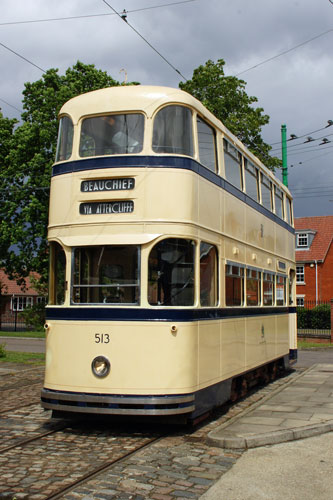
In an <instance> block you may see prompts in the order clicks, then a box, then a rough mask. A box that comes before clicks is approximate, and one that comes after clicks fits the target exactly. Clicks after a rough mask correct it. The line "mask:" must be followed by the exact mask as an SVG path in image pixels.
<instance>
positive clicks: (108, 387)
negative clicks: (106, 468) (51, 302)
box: [42, 309, 289, 419]
mask: <svg viewBox="0 0 333 500" xmlns="http://www.w3.org/2000/svg"><path fill="white" fill-rule="evenodd" d="M75 312H76V313H77V314H79V315H84V313H83V311H82V310H81V311H80V312H78V311H77V310H76V311H72V312H71V316H72V318H75ZM109 312H110V313H111V311H109ZM149 312H151V311H149V310H145V311H142V310H141V311H140V310H139V309H135V310H134V311H133V310H132V311H130V312H129V311H128V310H127V311H126V309H118V310H117V311H112V313H111V314H112V316H118V317H119V318H123V320H121V321H120V320H118V321H117V320H114V321H103V320H101V321H98V322H96V321H94V322H93V323H91V321H89V320H84V321H83V320H81V321H79V320H76V319H72V320H71V321H70V328H69V327H68V319H67V320H66V321H64V320H61V319H60V320H59V319H56V317H57V316H61V315H62V316H65V315H66V310H63V311H60V309H59V310H56V309H50V311H49V313H48V315H49V319H48V323H47V345H48V349H47V357H46V378H45V384H44V389H43V392H42V405H43V406H44V407H45V408H49V409H53V410H56V411H63V412H80V413H100V414H109V415H112V414H116V415H117V414H118V415H164V416H165V415H184V416H186V418H192V419H193V418H196V417H197V416H198V415H200V414H202V413H205V412H206V411H208V410H210V409H212V408H213V407H215V406H217V405H220V404H222V403H224V402H225V401H227V400H229V399H230V393H231V383H232V379H233V378H235V377H236V376H239V374H242V373H245V372H248V371H250V370H251V369H254V368H256V367H259V366H262V365H266V364H268V363H269V362H271V361H274V360H277V359H281V360H283V362H284V363H285V364H286V365H287V364H288V358H289V314H288V313H287V312H283V311H281V312H280V313H279V314H274V315H269V314H267V315H265V316H256V315H255V311H252V315H251V316H249V317H246V318H237V317H232V318H224V319H207V320H198V321H190V320H187V321H184V319H185V318H184V316H185V315H186V316H188V318H190V317H191V316H194V314H193V313H195V311H194V310H192V311H190V310H187V311H186V313H185V315H184V314H183V318H182V319H183V320H179V319H178V320H177V319H176V318H177V311H173V315H174V317H175V321H167V317H168V316H170V314H163V311H161V310H159V311H158V312H159V316H160V320H157V319H156V316H157V315H156V311H155V313H154V312H151V313H152V318H150V320H148V316H149ZM164 312H166V311H164ZM206 312H207V316H209V310H207V311H206ZM216 312H217V311H215V314H216ZM73 313H74V314H73ZM169 313H170V311H169ZM179 313H180V314H178V316H182V314H181V313H184V310H182V311H179ZM202 313H203V311H202V310H201V311H200V314H202ZM87 314H89V315H90V316H92V317H96V316H99V315H103V316H107V314H108V311H107V310H104V311H100V310H98V309H91V310H90V311H89V312H87ZM128 314H130V315H131V316H133V318H135V315H136V316H147V319H145V320H142V321H138V320H136V319H133V320H131V321H126V319H125V318H126V316H127V315H128ZM233 314H234V315H235V314H236V312H235V311H234V312H233ZM163 316H164V319H162V320H161V318H163ZM52 318H54V319H52ZM64 346H66V348H65V347H64ZM59 353H61V356H60V355H59ZM99 370H100V373H98V371H99ZM103 370H105V371H104V372H103ZM96 373H97V374H96ZM99 375H102V376H99Z"/></svg>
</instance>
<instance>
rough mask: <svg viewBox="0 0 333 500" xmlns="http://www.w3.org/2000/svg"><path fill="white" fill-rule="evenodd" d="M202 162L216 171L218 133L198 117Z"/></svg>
mask: <svg viewBox="0 0 333 500" xmlns="http://www.w3.org/2000/svg"><path fill="white" fill-rule="evenodd" d="M197 128H198V144H199V157H200V162H201V163H202V164H203V165H205V167H207V168H209V170H212V171H213V172H215V171H216V134H215V130H214V129H213V128H212V127H211V126H210V125H208V124H207V123H206V122H204V121H203V120H202V119H201V118H199V117H197Z"/></svg>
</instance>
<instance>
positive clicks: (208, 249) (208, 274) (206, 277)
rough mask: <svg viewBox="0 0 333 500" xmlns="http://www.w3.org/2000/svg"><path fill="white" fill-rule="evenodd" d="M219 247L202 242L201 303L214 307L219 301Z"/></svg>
mask: <svg viewBox="0 0 333 500" xmlns="http://www.w3.org/2000/svg"><path fill="white" fill-rule="evenodd" d="M217 280H218V267H217V249H216V247H215V246H214V245H210V244H209V243H203V242H201V244H200V304H201V305H202V306H205V307H213V306H216V305H217V302H218V285H217V283H218V281H217Z"/></svg>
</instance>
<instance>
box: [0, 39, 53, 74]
mask: <svg viewBox="0 0 333 500" xmlns="http://www.w3.org/2000/svg"><path fill="white" fill-rule="evenodd" d="M0 45H1V47H4V48H5V49H6V50H9V52H12V53H13V54H15V55H16V56H17V57H20V58H21V59H23V60H24V61H26V62H27V63H29V64H31V65H32V66H35V68H38V69H39V70H40V71H42V72H43V73H46V70H45V69H43V68H41V67H40V66H38V65H37V64H35V63H33V62H32V61H30V60H29V59H27V58H26V57H24V56H22V55H21V54H19V53H18V52H15V50H13V49H11V48H10V47H8V46H7V45H5V44H4V43H1V42H0Z"/></svg>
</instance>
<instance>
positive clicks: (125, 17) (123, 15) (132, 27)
mask: <svg viewBox="0 0 333 500" xmlns="http://www.w3.org/2000/svg"><path fill="white" fill-rule="evenodd" d="M102 2H103V3H105V5H107V6H108V7H109V8H110V9H111V10H112V11H113V12H114V13H115V14H117V16H118V17H119V18H120V19H122V21H125V23H126V24H127V25H128V26H129V27H130V28H131V29H132V30H133V31H134V32H135V33H136V34H137V35H138V36H139V37H140V38H141V39H142V40H143V41H144V42H145V43H146V44H147V45H149V47H150V48H151V49H152V50H153V51H154V52H156V54H158V55H159V56H160V57H161V58H162V59H163V60H164V61H165V62H166V63H167V64H168V65H169V66H170V67H171V68H172V69H173V70H174V71H176V73H178V75H180V76H181V77H182V78H183V80H185V81H187V78H185V76H184V75H182V73H181V72H180V71H179V69H177V68H176V67H175V66H174V65H173V64H171V62H170V61H168V59H166V58H165V57H164V56H163V55H162V54H161V53H160V52H159V51H158V50H157V49H155V47H154V46H153V45H152V44H151V43H150V42H148V40H147V39H146V38H145V37H144V36H142V35H141V33H139V32H138V30H136V29H135V28H134V26H132V25H131V24H130V23H129V22H128V21H127V13H126V11H124V12H123V13H122V14H119V12H117V11H116V10H115V9H114V8H113V7H112V6H111V5H110V4H109V3H108V2H107V1H106V0H102Z"/></svg>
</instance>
